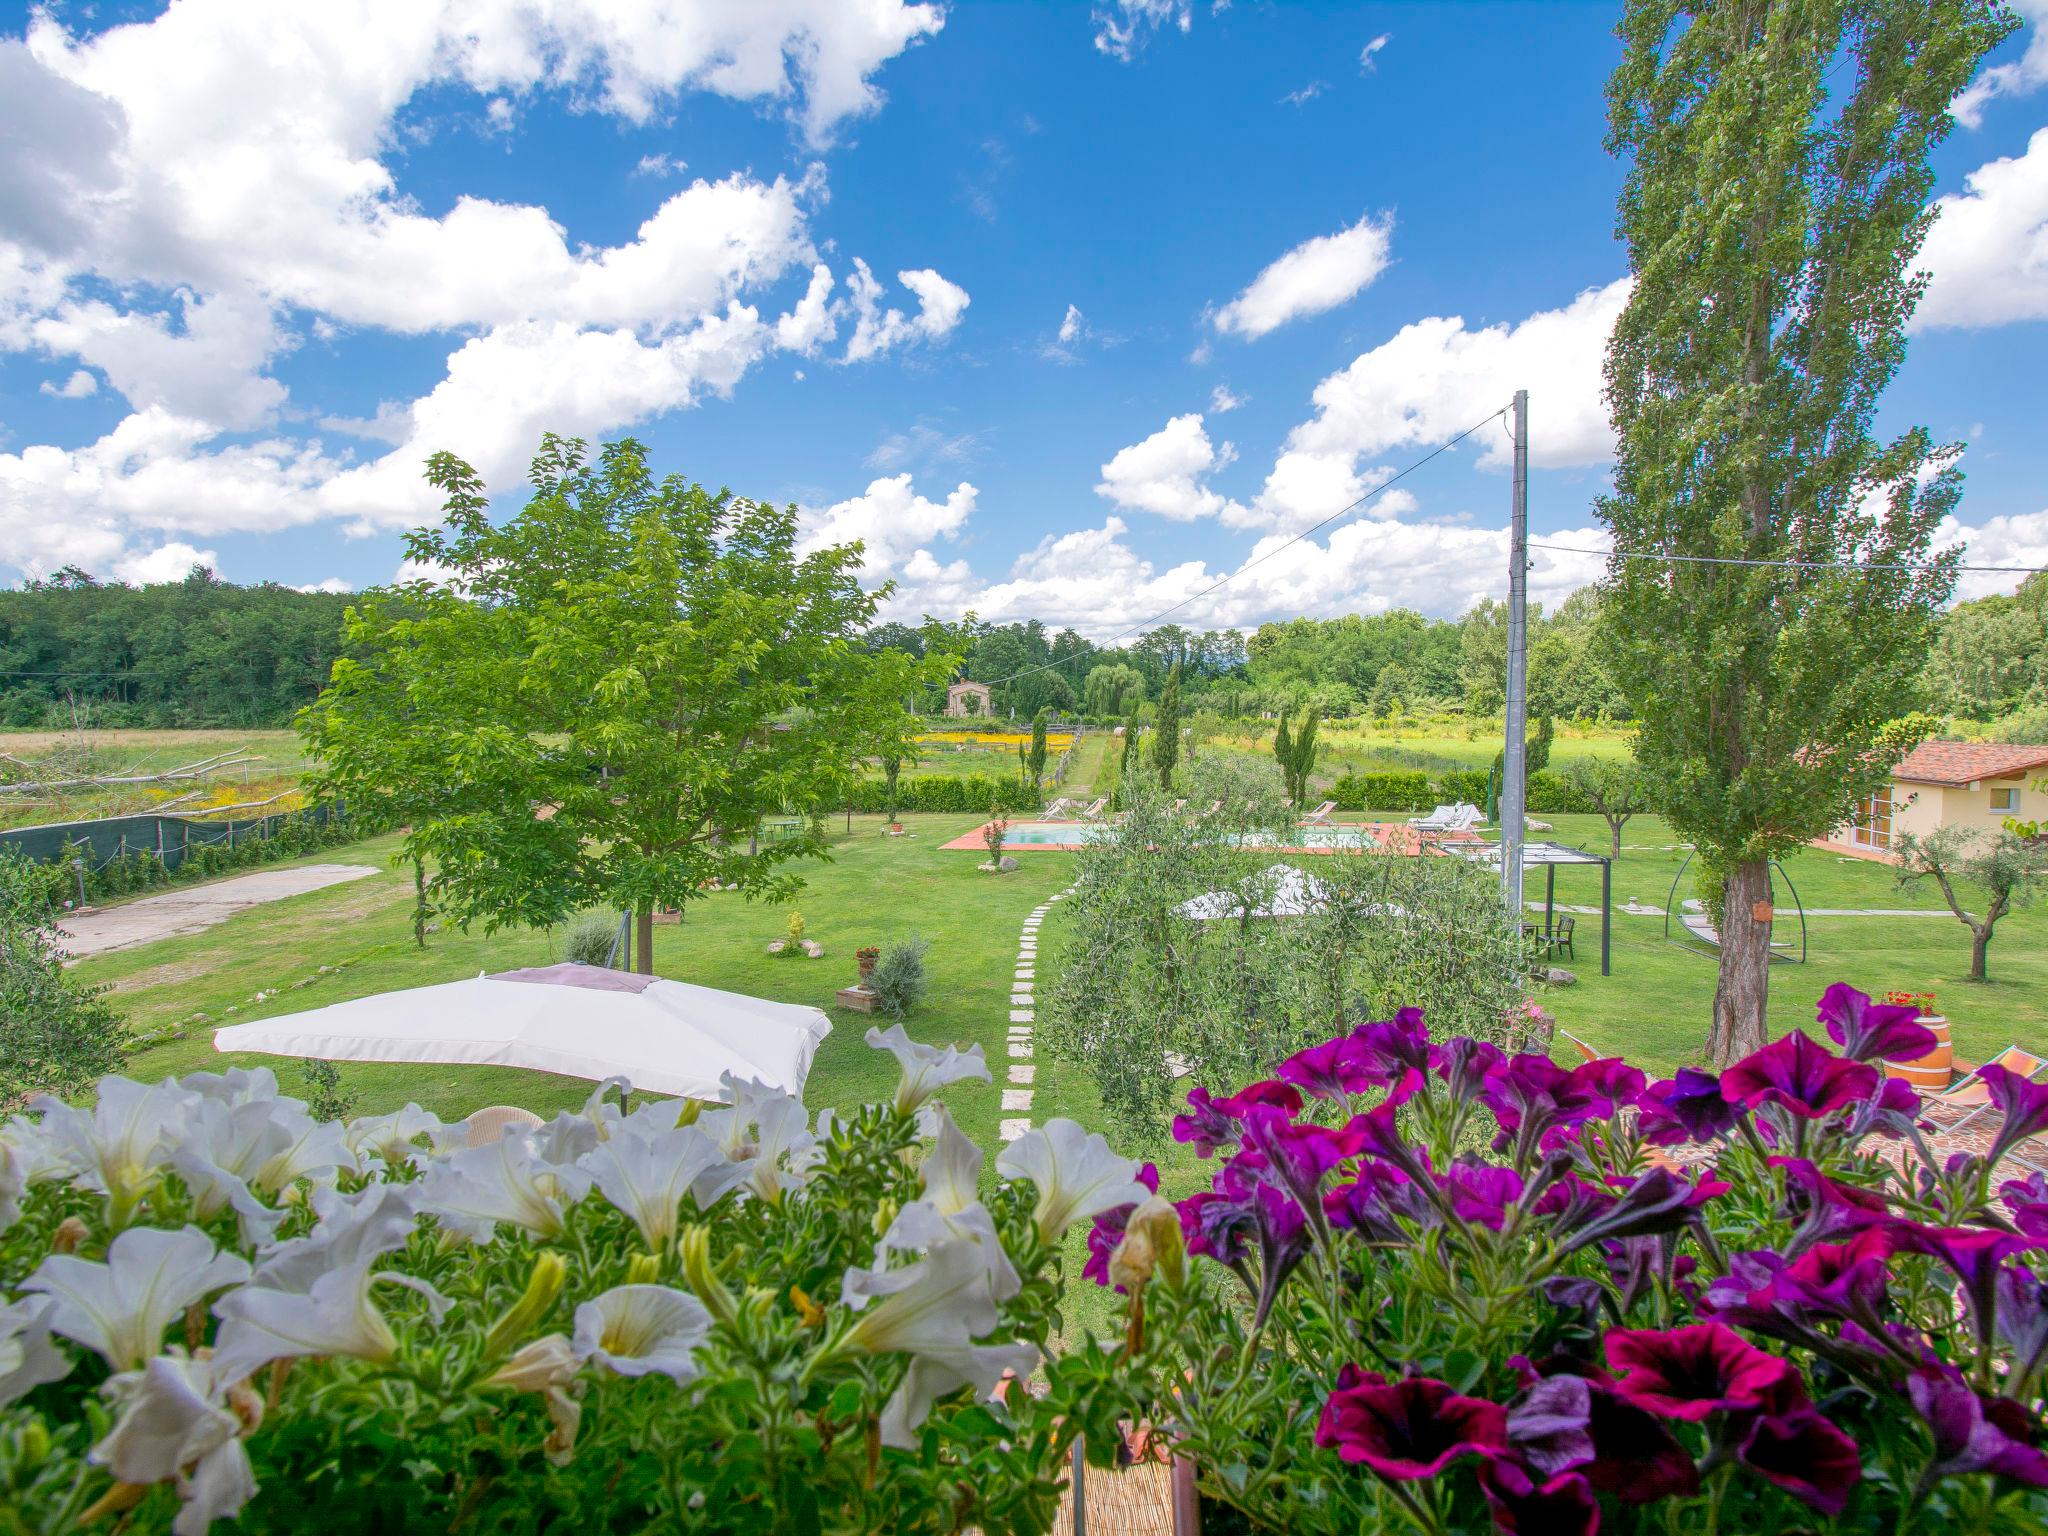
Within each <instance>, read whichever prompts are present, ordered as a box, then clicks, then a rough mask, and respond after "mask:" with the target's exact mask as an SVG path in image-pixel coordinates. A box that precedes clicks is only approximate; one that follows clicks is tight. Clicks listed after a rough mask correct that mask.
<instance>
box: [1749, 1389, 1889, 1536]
mask: <svg viewBox="0 0 2048 1536" xmlns="http://www.w3.org/2000/svg"><path fill="white" fill-rule="evenodd" d="M1740 1454H1741V1458H1742V1464H1743V1465H1744V1466H1746V1467H1748V1468H1749V1469H1750V1470H1751V1471H1752V1472H1754V1473H1756V1474H1757V1475H1758V1476H1759V1477H1762V1478H1765V1479H1767V1480H1769V1481H1770V1482H1773V1483H1775V1484H1777V1485H1778V1486H1779V1487H1780V1488H1782V1489H1784V1490H1785V1491H1786V1492H1787V1493H1789V1494H1791V1495H1792V1496H1793V1497H1794V1498H1796V1499H1800V1500H1803V1501H1804V1502H1805V1503H1807V1504H1810V1505H1811V1506H1812V1507H1813V1508H1815V1509H1817V1510H1819V1511H1820V1512H1821V1513H1822V1514H1825V1515H1839V1514H1840V1513H1841V1512H1842V1507H1843V1506H1844V1505H1846V1504H1847V1503H1848V1502H1849V1490H1850V1489H1852V1488H1854V1487H1855V1486H1856V1484H1857V1483H1858V1482H1859V1481H1860V1480H1861V1479H1862V1477H1863V1458H1862V1456H1861V1455H1860V1454H1859V1453H1858V1451H1857V1449H1856V1442H1855V1441H1854V1440H1851V1439H1850V1438H1849V1437H1848V1436H1847V1435H1845V1434H1843V1433H1842V1432H1841V1431H1840V1430H1839V1429H1837V1428H1835V1426H1834V1425H1832V1424H1830V1423H1829V1422H1828V1421H1827V1420H1826V1419H1824V1418H1822V1417H1821V1416H1820V1415H1819V1413H1817V1412H1815V1411H1814V1410H1813V1409H1812V1408H1806V1407H1801V1408H1796V1409H1794V1410H1793V1411H1792V1412H1790V1413H1787V1414H1758V1415H1757V1416H1756V1418H1755V1419H1754V1420H1752V1421H1751V1423H1750V1426H1749V1430H1748V1433H1746V1434H1745V1435H1744V1436H1743V1438H1742V1446H1741V1452H1740Z"/></svg>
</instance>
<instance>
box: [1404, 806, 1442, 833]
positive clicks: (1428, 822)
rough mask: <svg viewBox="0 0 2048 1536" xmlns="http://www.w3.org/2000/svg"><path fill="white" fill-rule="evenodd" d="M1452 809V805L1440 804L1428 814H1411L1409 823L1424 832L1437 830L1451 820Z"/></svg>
mask: <svg viewBox="0 0 2048 1536" xmlns="http://www.w3.org/2000/svg"><path fill="white" fill-rule="evenodd" d="M1452 809H1453V807H1451V806H1448V805H1440V806H1438V807H1437V808H1436V809H1435V810H1433V811H1431V812H1430V813H1429V814H1428V815H1427V816H1410V817H1409V818H1408V825H1409V826H1411V827H1415V828H1417V829H1419V830H1421V831H1423V832H1435V831H1437V830H1438V829H1439V828H1441V827H1443V826H1445V825H1446V824H1447V823H1448V822H1449V821H1450V819H1451V811H1452Z"/></svg>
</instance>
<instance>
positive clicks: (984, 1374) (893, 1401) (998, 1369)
mask: <svg viewBox="0 0 2048 1536" xmlns="http://www.w3.org/2000/svg"><path fill="white" fill-rule="evenodd" d="M1037 1369H1038V1347H1037V1346H1036V1345H1033V1344H963V1345H960V1346H959V1347H958V1348H954V1349H936V1350H928V1351H926V1352H925V1353H924V1354H921V1355H919V1356H918V1357H917V1358H916V1359H915V1360H912V1361H911V1362H910V1369H909V1370H908V1371H907V1372H905V1373H904V1377H903V1382H902V1385H900V1386H898V1387H897V1388H896V1391H895V1394H894V1395H893V1396H892V1397H890V1399H889V1401H888V1404H887V1406H885V1407H884V1408H883V1409H882V1418H881V1432H882V1444H884V1445H887V1446H893V1447H895V1448H896V1449H898V1450H905V1451H908V1450H915V1449H916V1448H917V1436H916V1434H915V1433H914V1431H915V1430H916V1429H917V1428H918V1426H920V1425H921V1424H923V1423H924V1421H925V1419H926V1418H927V1417H928V1416H929V1415H930V1413H931V1411H932V1404H933V1403H935V1402H937V1401H938V1400H939V1399H940V1398H942V1397H945V1396H948V1395H949V1394H951V1393H954V1392H957V1391H959V1390H960V1389H961V1388H962V1387H973V1388H974V1390H975V1392H976V1394H977V1395H978V1396H981V1397H984V1398H988V1397H993V1396H994V1395H995V1390H996V1388H997V1387H998V1386H1000V1385H1001V1384H1002V1380H1003V1378H1004V1377H1005V1376H1016V1377H1018V1378H1019V1379H1021V1378H1023V1377H1026V1376H1029V1375H1030V1374H1031V1373H1032V1372H1033V1371H1035V1370H1037Z"/></svg>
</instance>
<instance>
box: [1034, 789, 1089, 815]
mask: <svg viewBox="0 0 2048 1536" xmlns="http://www.w3.org/2000/svg"><path fill="white" fill-rule="evenodd" d="M1080 809H1081V807H1080V806H1079V805H1078V804H1076V803H1075V802H1074V801H1073V800H1072V799H1071V798H1069V797H1068V796H1066V795H1061V796H1060V797H1059V799H1057V800H1055V801H1053V803H1052V804H1050V805H1048V806H1047V807H1046V808H1045V809H1044V810H1042V811H1040V812H1039V813H1038V819H1039V820H1040V821H1072V820H1073V819H1074V817H1075V815H1076V813H1078V812H1079V811H1080Z"/></svg>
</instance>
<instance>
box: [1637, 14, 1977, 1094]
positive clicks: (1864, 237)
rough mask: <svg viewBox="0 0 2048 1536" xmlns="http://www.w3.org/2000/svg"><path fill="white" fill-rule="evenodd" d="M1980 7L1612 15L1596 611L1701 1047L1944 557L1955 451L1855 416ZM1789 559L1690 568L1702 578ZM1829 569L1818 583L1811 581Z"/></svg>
mask: <svg viewBox="0 0 2048 1536" xmlns="http://www.w3.org/2000/svg"><path fill="white" fill-rule="evenodd" d="M2012 26H2013V20H2012V18H2011V16H2010V15H2009V14H2008V13H2007V12H2006V11H2005V9H2004V8H2003V7H2002V6H2001V5H1999V4H1997V3H1995V0H1719V3H1695V4H1684V3H1679V0H1631V3H1630V4H1629V5H1628V8H1627V10H1626V12H1625V14H1624V16H1623V19H1622V22H1621V25H1620V29H1619V35H1620V39H1621V43H1622V51H1623V57H1622V62H1621V64H1620V65H1619V67H1618V68H1617V69H1616V70H1615V72H1614V75H1613V77H1612V79H1611V80H1610V81H1609V84H1608V123H1609V139H1608V145H1609V148H1610V149H1611V150H1612V151H1613V152H1614V153H1616V154H1617V155H1620V156H1623V157H1625V159H1626V160H1627V162H1628V170H1627V177H1626V181H1625V184H1624V186H1623V190H1622V194H1621V199H1620V204H1619V216H1618V227H1619V233H1620V234H1621V236H1622V238H1623V240H1624V241H1625V242H1626V243H1627V247H1628V252H1629V258H1630V266H1631V268H1632V270H1633V272H1634V276H1635V284H1634V290H1633V292H1632V293H1631V295H1630V298H1629V302H1628V305H1627V308H1626V309H1625V310H1624V311H1623V313H1622V315H1621V318H1620V320H1619V321H1618V322H1617V324H1616V326H1615V331H1614V336H1613V338H1612V341H1611V342H1610V345H1609V348H1608V354H1607V398H1608V403H1609V405H1610V407H1611V409H1612V411H1613V416H1614V425H1615V431H1616V435H1617V437H1618V439H1619V450H1618V453H1617V457H1616V463H1615V476H1614V492H1613V494H1612V495H1610V496H1608V497H1605V498H1604V499H1603V500H1602V502H1601V504H1600V511H1601V515H1602V517H1603V518H1604V519H1605V520H1606V522H1607V523H1608V525H1609V526H1610V527H1611V528H1612V530H1613V534H1614V544H1615V547H1616V549H1617V550H1626V551H1632V552H1636V553H1638V554H1645V555H1651V556H1665V557H1681V558H1676V559H1657V558H1650V559H1642V558H1637V559H1628V558H1622V557H1620V556H1616V557H1615V558H1614V559H1612V560H1611V562H1610V564H1609V570H1608V575H1607V581H1606V589H1607V590H1606V594H1605V609H1604V617H1605V620H1606V622H1607V624H1608V626H1609V630H1610V638H1611V640H1612V642H1613V646H1612V656H1613V669H1614V673H1615V676H1616V680H1617V681H1618V683H1619V684H1620V686H1621V687H1622V688H1623V690H1624V691H1625V692H1626V694H1627V695H1628V697H1629V700H1630V702H1631V703H1632V704H1633V706H1634V708H1635V711H1636V714H1637V716H1638V718H1639V719H1640V720H1641V722H1642V735H1641V739H1640V743H1639V745H1638V747H1637V757H1638V760H1639V761H1640V762H1641V764H1642V766H1643V769H1644V771H1645V773H1646V774H1647V775H1648V776H1649V778H1650V780H1651V782H1652V785H1653V787H1654V792H1655V794H1656V797H1657V799H1658V800H1659V802H1660V803H1661V804H1662V805H1663V806H1664V807H1665V813H1666V815H1668V816H1669V817H1670V819H1671V821H1672V822H1673V824H1674V825H1676V826H1677V827H1678V829H1679V830H1680V831H1681V832H1682V833H1683V834H1684V835H1685V836H1686V837H1687V838H1688V839H1689V840H1691V841H1692V842H1693V843H1695V844H1696V845H1697V846H1698V848H1699V856H1700V859H1701V861H1702V862H1703V863H1704V864H1705V866H1706V868H1707V871H1708V879H1709V884H1708V887H1707V893H1708V895H1709V897H1710V899H1711V904H1712V905H1713V907H1714V908H1715V909H1716V915H1717V918H1718V921H1719V926H1720V934H1721V952H1720V977H1719V984H1718V986H1717V988H1716V991H1715V997H1714V1018H1713V1026H1712V1031H1711V1034H1710V1036H1709V1040H1708V1052H1709V1054H1710V1055H1711V1056H1712V1057H1713V1059H1714V1060H1715V1061H1717V1062H1723V1063H1725V1062H1727V1061H1729V1060H1731V1059H1733V1058H1734V1057H1737V1056H1740V1055H1742V1054H1744V1053H1746V1052H1748V1051H1750V1050H1752V1049H1754V1048H1756V1047H1757V1046H1760V1045H1762V1044H1763V1043H1764V1040H1765V1031H1764V1007H1765V1001H1766V996H1767V988H1768V961H1769V958H1770V949H1769V942H1770V922H1769V917H1770V913H1769V908H1768V902H1769V893H1770V877H1769V867H1770V866H1769V861H1770V860H1771V859H1772V858H1774V857H1776V856H1778V855H1780V854H1783V853H1786V852H1789V851H1790V850H1792V849H1795V848H1797V847H1799V846H1800V845H1802V844H1804V843H1806V842H1807V841H1809V840H1810V839H1812V838H1815V837H1819V836H1821V835H1822V834H1824V833H1825V832H1827V831H1828V830H1829V829H1830V828H1831V827H1833V826H1836V825H1838V824H1839V823H1841V822H1842V821H1843V820H1845V819H1846V818H1847V816H1848V814H1849V810H1850V807H1851V805H1852V804H1853V802H1854V801H1855V800H1856V799H1857V798H1858V797H1859V796H1860V795H1863V794H1865V793H1868V792H1869V791H1870V790H1871V789H1873V788H1874V787H1875V786H1876V785H1877V784H1878V783H1880V782H1881V781H1882V780H1883V779H1884V777H1885V775H1886V773H1887V771H1888V769H1889V768H1890V766H1891V764H1890V760H1889V759H1888V758H1887V757H1886V756H1885V755H1884V753H1885V750H1886V749H1887V748H1888V747H1889V745H1890V743H1889V742H1888V741H1886V740H1885V738H1884V736H1883V727H1884V726H1885V724H1886V722H1887V721H1890V720H1892V719H1894V718H1895V717H1897V716H1900V715H1902V714H1904V713H1905V712H1906V711H1907V710H1908V709H1909V708H1910V702H1911V698H1912V690H1913V679H1914V678H1915V676H1916V675H1917V674H1918V672H1919V671H1920V669H1921V667H1922V665H1923V664H1924V663H1925V661H1926V658H1927V652H1928V648H1929V645H1930V643H1931V638H1932V628H1933V620H1934V617H1935V614H1936V611H1937V609H1938V607H1939V605H1940V604H1941V603H1942V602H1943V601H1944V600H1945V599H1946V598H1947V597H1948V595H1949V593H1950V590H1951V589H1952V587H1953V585H1954V580H1955V564H1956V556H1955V555H1954V553H1952V552H1951V553H1948V554H1945V555H1941V556H1931V555H1930V541H1931V539H1932V537H1933V534H1934V531H1935V528H1936V525H1937V524H1939V522H1940V521H1941V518H1942V516H1943V515H1944V514H1945V513H1947V512H1948V511H1950V510H1951V509H1952V508H1953V507H1954V506H1955V504H1956V501H1957V498H1958V497H1959V496H1960V494H1961V491H1962V476H1961V474H1960V472H1959V470H1958V469H1957V467H1956V462H1955V461H1956V458H1957V456H1958V453H1959V451H1960V450H1959V448H1958V447H1956V446H1954V445H1949V446H1941V447H1937V446H1936V445H1935V444H1934V443H1933V441H1932V439H1931V437H1930V436H1929V434H1928V432H1927V431H1926V429H1924V428H1921V427H1914V428H1911V429H1909V430H1908V431H1906V432H1904V433H1902V434H1901V435H1900V436H1898V437H1896V438H1894V439H1892V440H1891V441H1889V442H1885V441H1881V440H1879V439H1878V438H1877V437H1876V436H1874V435H1873V433H1872V430H1871V425H1872V419H1873V417H1874V414H1875V412H1876V409H1877V406H1878V402H1879V399H1880V397H1881V396H1882V394H1883V392H1884V389H1885V386H1886V385H1887V384H1888V383H1889V382H1890V381H1891V378H1892V375H1893V374H1894V373H1895V372H1896V371H1897V369H1898V367H1899V364H1900V362H1901V361H1902V359H1903V358H1904V356H1905V350H1906V339H1905V333H1906V325H1907V322H1908V320H1909V319H1910V318H1911V316H1912V314H1913V310H1914V306H1915V305H1916V304H1917V302H1918V301H1919V298H1920V294H1921V291H1922V289H1923V287H1924V286H1925V282H1926V278H1925V276H1924V275H1923V274H1920V273H1918V272H1916V271H1915V270H1914V257H1915V255H1916V253H1917V252H1918V251H1919V249H1920V246H1921V243H1922V241H1923V240H1924V239H1925V238H1926V235H1927V231H1928V229H1929V227H1930V226H1931V225H1932V222H1933V219H1934V211H1933V210H1932V209H1931V208H1930V207H1929V206H1928V194H1929V192H1930V190H1931V188H1932V184H1933V175H1932V171H1931V169H1930V167H1929V155H1930V153H1931V151H1932V150H1933V148H1934V146H1935V145H1936V144H1938V143H1939V142H1940V141H1941V139H1942V138H1943V137H1944V136H1945V135H1946V134H1947V132H1948V130H1949V125H1950V118H1949V104H1950V103H1951V102H1952V101H1953V100H1954V99H1955V96H1956V94H1957V93H1958V92H1959V91H1961V90H1962V89H1963V87H1964V86H1965V85H1967V84H1968V83H1969V80H1970V77H1971V75H1972V73H1973V72H1974V71H1975V70H1976V67H1977V64H1978V61H1979V60H1980V59H1982V58H1983V56H1984V54H1985V53H1986V51H1987V50H1989V49H1990V48H1992V47H1993V46H1995V45H1996V44H1997V43H1998V41H1999V40H2000V39H2001V38H2003V37H2004V36H2005V35H2006V34H2007V33H2008V32H2009V31H2010V30H2011V28H2012ZM1729 560H1734V561H1757V562H1804V564H1796V565H1795V564H1788V563H1763V564H1751V565H1743V564H1716V563H1705V562H1711V561H1729ZM1838 566H1847V567H1848V568H1847V569H1841V568H1838Z"/></svg>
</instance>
